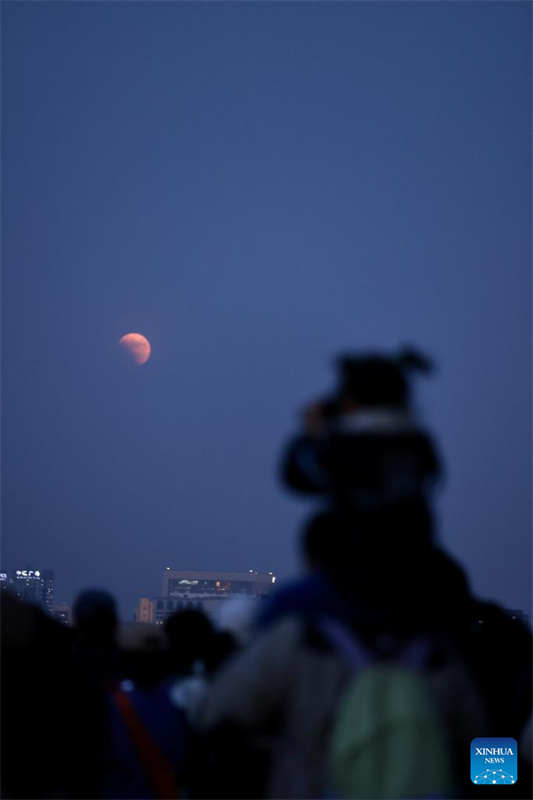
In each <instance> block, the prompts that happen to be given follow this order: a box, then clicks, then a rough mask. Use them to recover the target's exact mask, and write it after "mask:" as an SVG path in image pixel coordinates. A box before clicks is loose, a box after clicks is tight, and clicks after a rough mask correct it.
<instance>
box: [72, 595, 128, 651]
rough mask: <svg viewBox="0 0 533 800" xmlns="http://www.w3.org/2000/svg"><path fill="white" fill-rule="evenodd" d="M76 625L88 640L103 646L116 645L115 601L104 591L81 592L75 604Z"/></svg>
mask: <svg viewBox="0 0 533 800" xmlns="http://www.w3.org/2000/svg"><path fill="white" fill-rule="evenodd" d="M73 616H74V624H75V626H76V628H77V630H78V632H79V633H80V634H81V635H82V636H83V637H84V638H85V639H87V640H90V641H92V642H95V643H101V644H111V643H114V641H115V637H116V632H117V625H118V616H117V609H116V605H115V600H114V598H113V596H112V595H111V594H109V592H106V591H105V590H103V589H87V590H85V591H83V592H80V594H79V595H78V597H77V598H76V600H75V602H74V608H73Z"/></svg>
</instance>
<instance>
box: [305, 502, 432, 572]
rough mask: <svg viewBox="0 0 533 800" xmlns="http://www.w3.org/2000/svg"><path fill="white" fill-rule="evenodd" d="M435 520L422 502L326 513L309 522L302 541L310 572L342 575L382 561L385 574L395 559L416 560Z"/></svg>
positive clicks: (312, 518) (429, 539) (319, 514)
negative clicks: (331, 572)
mask: <svg viewBox="0 0 533 800" xmlns="http://www.w3.org/2000/svg"><path fill="white" fill-rule="evenodd" d="M433 528H434V525H433V517H432V515H431V512H430V511H429V509H428V507H427V506H426V505H425V504H424V503H420V502H412V503H411V502H409V503H397V504H395V505H391V506H388V507H387V508H382V509H376V510H372V511H364V512H361V511H350V512H346V513H343V512H342V511H340V510H334V509H332V510H326V511H321V512H318V513H316V514H314V515H313V516H312V517H311V518H310V519H309V520H307V521H306V523H305V524H304V527H303V531H302V536H301V539H300V547H301V552H302V556H303V559H304V562H305V564H306V566H307V567H308V568H309V569H311V570H313V571H314V570H324V571H338V570H342V569H349V568H350V567H351V566H352V565H353V564H355V563H359V564H360V563H366V564H367V565H369V566H370V565H371V564H373V563H374V562H376V561H378V562H379V563H380V564H381V565H382V568H383V569H384V570H386V569H388V565H393V564H394V562H395V561H396V560H397V559H400V560H402V559H404V558H411V559H412V558H413V557H416V554H417V553H418V551H419V550H421V549H422V550H423V549H425V548H426V547H428V546H429V545H430V544H431V542H432V540H433V535H434V530H433Z"/></svg>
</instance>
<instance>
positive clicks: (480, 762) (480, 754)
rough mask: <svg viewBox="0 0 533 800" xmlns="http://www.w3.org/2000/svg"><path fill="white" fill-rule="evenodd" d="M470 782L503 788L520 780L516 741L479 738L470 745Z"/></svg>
mask: <svg viewBox="0 0 533 800" xmlns="http://www.w3.org/2000/svg"><path fill="white" fill-rule="evenodd" d="M470 780H471V781H472V783H476V784H478V785H479V786H501V785H502V784H511V783H516V781H517V780H518V747H517V744H516V739H509V738H495V737H492V738H479V739H472V742H471V744H470Z"/></svg>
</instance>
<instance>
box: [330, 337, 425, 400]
mask: <svg viewBox="0 0 533 800" xmlns="http://www.w3.org/2000/svg"><path fill="white" fill-rule="evenodd" d="M432 368H433V366H432V363H431V361H430V360H429V359H428V358H427V357H426V356H424V355H422V354H421V353H419V352H418V351H416V350H414V349H412V348H404V349H402V350H401V351H400V352H399V353H398V354H397V355H396V356H390V355H384V354H382V353H364V354H360V355H350V354H346V355H341V356H340V357H339V358H338V359H337V370H338V374H339V389H338V402H339V405H340V408H341V410H342V411H343V412H346V411H351V410H354V409H356V408H373V409H378V408H396V409H401V410H407V409H408V408H409V406H410V401H411V397H410V383H409V378H410V377H411V375H412V373H413V372H415V371H418V372H423V373H428V372H430V371H431V370H432Z"/></svg>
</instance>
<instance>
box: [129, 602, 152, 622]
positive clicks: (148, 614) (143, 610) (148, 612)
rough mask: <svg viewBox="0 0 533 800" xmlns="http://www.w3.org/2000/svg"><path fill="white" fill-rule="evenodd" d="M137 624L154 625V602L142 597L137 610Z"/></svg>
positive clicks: (135, 615)
mask: <svg viewBox="0 0 533 800" xmlns="http://www.w3.org/2000/svg"><path fill="white" fill-rule="evenodd" d="M134 618H135V622H144V623H153V621H154V601H153V600H151V599H150V598H149V597H141V599H140V600H139V604H138V606H137V608H136V609H135V614H134Z"/></svg>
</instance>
